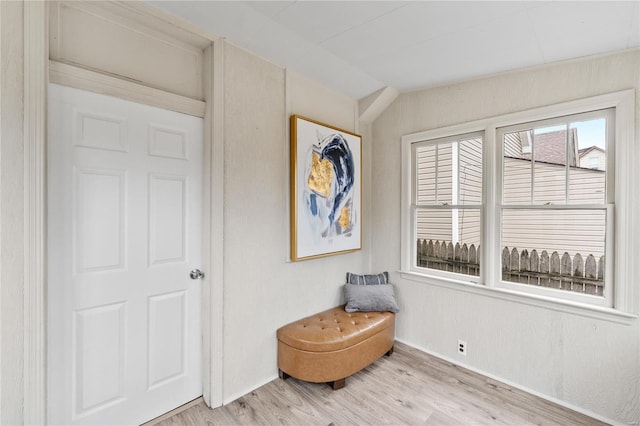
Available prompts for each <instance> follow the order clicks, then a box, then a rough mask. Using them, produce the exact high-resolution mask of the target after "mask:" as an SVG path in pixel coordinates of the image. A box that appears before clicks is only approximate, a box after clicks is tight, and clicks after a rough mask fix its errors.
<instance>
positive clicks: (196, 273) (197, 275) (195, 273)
mask: <svg viewBox="0 0 640 426" xmlns="http://www.w3.org/2000/svg"><path fill="white" fill-rule="evenodd" d="M189 276H190V277H191V279H192V280H201V279H203V278H204V272H202V271H201V270H200V269H192V270H191V272H189Z"/></svg>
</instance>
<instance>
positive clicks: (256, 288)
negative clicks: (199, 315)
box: [224, 44, 368, 402]
mask: <svg viewBox="0 0 640 426" xmlns="http://www.w3.org/2000/svg"><path fill="white" fill-rule="evenodd" d="M224 72H225V95H224V96H225V102H224V108H225V112H224V114H225V172H224V173H225V176H224V182H225V183H224V192H225V196H224V203H225V206H224V221H225V224H224V257H225V262H224V275H225V279H224V311H225V312H224V330H225V331H224V361H225V364H224V369H225V373H224V401H225V402H227V401H230V400H233V399H235V398H237V397H239V396H241V395H243V394H245V393H246V392H249V391H251V390H253V389H255V388H256V387H258V386H260V385H262V384H263V383H265V382H267V381H269V380H271V379H273V378H274V377H276V375H277V364H276V330H277V328H278V327H280V326H282V325H284V324H286V323H288V322H291V321H293V320H296V319H299V318H301V317H303V316H306V315H311V314H313V313H315V312H317V311H320V310H323V309H328V308H330V307H332V306H335V305H337V304H339V303H340V301H341V297H342V288H341V286H342V284H344V274H345V272H347V271H364V268H365V266H366V265H368V263H367V260H368V257H367V255H368V253H366V252H365V251H359V252H354V253H350V254H343V255H339V256H330V257H325V258H320V259H312V260H305V261H301V262H293V263H292V262H288V259H287V254H288V249H287V248H288V244H289V231H288V227H289V213H288V207H287V206H288V204H287V199H288V191H289V187H288V173H289V161H288V156H287V153H288V147H289V135H288V130H287V122H288V114H289V113H297V114H304V115H306V116H309V117H310V118H315V119H318V120H323V121H326V122H327V123H330V124H334V125H336V126H338V127H342V128H345V130H352V131H353V130H354V129H355V124H356V123H355V114H354V112H355V111H356V109H355V108H357V107H356V105H357V103H356V102H355V101H354V100H352V99H349V98H347V97H345V96H344V95H341V94H338V93H335V92H332V91H331V90H328V89H326V88H323V87H322V86H319V85H317V84H316V83H313V82H310V81H308V80H305V79H303V78H300V77H296V76H292V77H290V78H291V80H290V82H289V84H288V85H287V84H286V76H285V71H284V70H283V69H282V68H279V67H277V66H275V65H273V64H272V63H270V62H267V61H264V60H262V59H260V58H258V57H257V56H255V55H252V54H251V53H248V52H246V51H244V50H242V49H239V48H237V47H234V46H232V45H229V44H227V45H226V47H225V69H224ZM285 87H287V90H285ZM287 98H288V99H289V101H288V102H287ZM312 100H315V102H311V101H312ZM287 104H290V107H289V108H288V107H287ZM287 109H290V110H291V111H287ZM363 145H364V144H363ZM367 167H368V166H367ZM367 170H368V169H367ZM363 231H364V230H363Z"/></svg>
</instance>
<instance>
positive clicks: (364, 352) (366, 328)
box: [277, 306, 395, 389]
mask: <svg viewBox="0 0 640 426" xmlns="http://www.w3.org/2000/svg"><path fill="white" fill-rule="evenodd" d="M394 326H395V314H393V313H391V312H352V313H349V312H345V310H344V306H338V307H337V308H332V309H329V310H327V311H324V312H320V313H318V314H315V315H311V316H309V317H307V318H303V319H301V320H299V321H295V322H292V323H291V324H288V325H285V326H283V327H281V328H280V329H278V333H277V335H278V370H279V374H280V378H282V379H287V378H289V377H295V378H296V379H300V380H305V381H307V382H314V383H329V384H330V385H331V387H332V388H333V389H340V388H342V387H344V385H345V380H346V378H347V377H349V376H350V375H352V374H354V373H356V372H358V371H360V370H362V369H363V368H365V367H366V366H368V365H369V364H371V363H372V362H374V361H375V360H377V359H378V358H380V357H381V356H382V355H385V354H386V355H387V356H388V355H391V354H392V353H393V342H394V330H395V329H394Z"/></svg>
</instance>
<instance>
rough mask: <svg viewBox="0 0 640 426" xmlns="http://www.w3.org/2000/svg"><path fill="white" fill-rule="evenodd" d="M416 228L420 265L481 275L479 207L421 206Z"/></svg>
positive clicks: (418, 262)
mask: <svg viewBox="0 0 640 426" xmlns="http://www.w3.org/2000/svg"><path fill="white" fill-rule="evenodd" d="M416 229H417V241H416V253H417V259H416V262H417V263H416V265H417V266H418V267H422V268H430V269H439V270H443V271H451V272H457V273H461V274H467V275H476V276H479V275H480V265H479V263H480V253H479V251H480V210H479V209H470V208H469V209H420V210H418V211H417V212H416Z"/></svg>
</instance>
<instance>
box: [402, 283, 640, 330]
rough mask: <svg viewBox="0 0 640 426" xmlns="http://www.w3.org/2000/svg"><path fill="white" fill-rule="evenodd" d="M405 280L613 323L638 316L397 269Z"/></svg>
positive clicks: (624, 323)
mask: <svg viewBox="0 0 640 426" xmlns="http://www.w3.org/2000/svg"><path fill="white" fill-rule="evenodd" d="M398 272H399V273H400V276H401V277H402V278H404V279H407V280H411V281H416V282H421V283H426V284H429V285H435V286H438V287H444V288H449V289H452V290H457V291H464V292H467V293H472V294H477V295H480V296H484V297H491V298H494V299H502V300H507V301H509V302H514V303H522V304H525V305H530V306H536V307H539V308H545V309H549V310H553V311H558V312H564V313H568V314H573V315H578V316H582V317H589V318H595V319H599V320H603V321H609V322H614V323H618V324H623V325H631V324H633V323H634V322H635V320H637V319H638V315H636V314H631V313H628V312H623V311H620V310H617V309H613V308H606V307H602V306H594V305H587V304H584V303H577V302H571V301H568V300H561V299H552V298H548V297H543V296H538V295H533V294H528V293H522V292H518V291H513V290H507V289H503V288H495V287H487V286H484V285H482V284H474V283H471V282H468V281H467V282H465V281H459V280H454V279H448V278H443V277H437V276H432V275H426V274H421V273H417V272H413V271H398Z"/></svg>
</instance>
